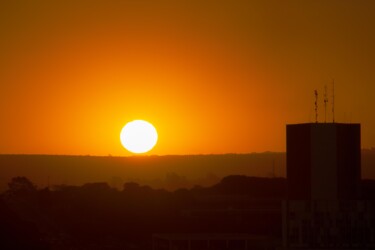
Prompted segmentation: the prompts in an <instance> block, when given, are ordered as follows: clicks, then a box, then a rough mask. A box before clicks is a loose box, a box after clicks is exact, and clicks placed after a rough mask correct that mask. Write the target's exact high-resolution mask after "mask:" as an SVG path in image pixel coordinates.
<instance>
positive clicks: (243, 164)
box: [0, 149, 375, 191]
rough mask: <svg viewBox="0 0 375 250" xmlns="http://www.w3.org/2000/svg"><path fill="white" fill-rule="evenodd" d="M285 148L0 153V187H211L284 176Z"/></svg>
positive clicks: (371, 175) (372, 157)
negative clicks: (237, 179)
mask: <svg viewBox="0 0 375 250" xmlns="http://www.w3.org/2000/svg"><path fill="white" fill-rule="evenodd" d="M285 165H286V155H285V153H273V152H266V153H253V154H226V155H189V156H144V157H111V156H106V157H97V156H50V155H0V191H1V190H5V189H6V187H7V183H8V182H9V180H10V179H11V178H12V177H14V176H27V177H28V178H29V179H30V180H32V181H33V182H34V183H35V184H36V185H37V186H38V187H46V186H53V185H61V184H65V185H82V184H84V183H88V182H107V183H109V185H110V186H112V187H116V188H121V187H122V184H123V183H124V182H129V181H134V182H137V183H139V184H141V185H149V186H150V187H153V188H164V189H167V190H175V189H178V188H191V187H194V186H195V185H199V186H206V187H207V186H211V185H213V184H215V183H217V182H218V181H219V180H220V179H221V178H223V177H225V176H228V175H235V174H240V175H247V176H258V177H285ZM362 178H363V179H375V149H367V150H362Z"/></svg>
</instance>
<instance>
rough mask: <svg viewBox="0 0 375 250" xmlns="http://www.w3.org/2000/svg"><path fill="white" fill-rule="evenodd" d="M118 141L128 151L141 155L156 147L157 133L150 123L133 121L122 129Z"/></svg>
mask: <svg viewBox="0 0 375 250" xmlns="http://www.w3.org/2000/svg"><path fill="white" fill-rule="evenodd" d="M120 140H121V144H122V145H123V146H124V147H125V148H126V149H127V150H128V151H130V152H132V153H136V154H141V153H146V152H148V151H150V150H151V149H152V148H153V147H154V146H155V145H156V142H157V140H158V133H157V132H156V129H155V127H154V126H153V125H152V124H151V123H149V122H147V121H144V120H134V121H131V122H128V123H127V124H126V125H125V126H124V127H123V128H122V130H121V134H120Z"/></svg>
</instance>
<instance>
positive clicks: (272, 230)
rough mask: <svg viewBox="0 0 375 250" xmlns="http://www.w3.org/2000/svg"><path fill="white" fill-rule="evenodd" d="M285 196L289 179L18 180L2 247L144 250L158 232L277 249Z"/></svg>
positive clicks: (10, 195) (367, 193)
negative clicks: (152, 183)
mask: <svg viewBox="0 0 375 250" xmlns="http://www.w3.org/2000/svg"><path fill="white" fill-rule="evenodd" d="M361 186H362V198H363V199H366V200H375V181H374V180H363V181H362V182H361ZM285 198H286V179H285V178H260V177H246V176H240V175H237V176H228V177H225V178H223V179H222V180H221V181H220V182H219V183H218V184H216V185H213V186H212V187H206V188H202V187H195V188H192V189H178V190H176V191H174V192H169V191H165V190H161V189H159V190H156V189H152V188H150V187H148V186H142V185H139V184H137V183H124V185H123V187H122V188H121V189H120V190H118V189H114V188H111V187H110V186H109V185H108V184H107V183H87V184H84V185H82V186H59V187H55V188H54V189H49V188H44V189H37V188H36V187H35V185H34V184H33V183H32V182H30V181H29V180H28V179H27V178H25V177H16V178H13V179H12V180H11V181H10V183H9V186H8V188H7V190H6V191H5V192H4V193H2V194H1V195H0V221H1V222H2V223H1V225H0V232H1V233H0V248H1V249H133V250H134V249H139V250H141V249H143V250H145V249H152V247H151V245H152V236H153V235H155V234H160V233H161V234H165V233H171V232H172V233H174V234H176V233H177V234H184V233H191V232H194V233H195V234H205V233H213V232H214V233H217V234H227V233H232V234H238V235H240V234H249V235H252V237H266V239H272V241H273V242H275V243H274V244H275V245H273V248H271V249H275V247H277V246H280V242H281V237H282V230H281V229H282V220H281V213H282V209H281V208H282V200H284V199H285ZM267 242H268V240H267ZM217 249H221V248H217ZM261 249H264V248H261Z"/></svg>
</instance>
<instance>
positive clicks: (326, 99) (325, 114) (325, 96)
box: [324, 85, 328, 123]
mask: <svg viewBox="0 0 375 250" xmlns="http://www.w3.org/2000/svg"><path fill="white" fill-rule="evenodd" d="M327 103H328V97H327V85H324V123H327Z"/></svg>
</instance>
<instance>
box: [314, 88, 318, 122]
mask: <svg viewBox="0 0 375 250" xmlns="http://www.w3.org/2000/svg"><path fill="white" fill-rule="evenodd" d="M315 122H316V123H318V91H317V90H315Z"/></svg>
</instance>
